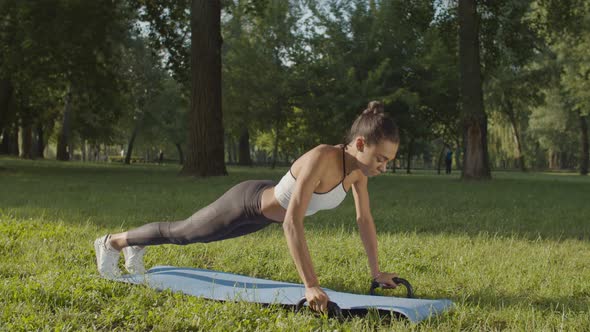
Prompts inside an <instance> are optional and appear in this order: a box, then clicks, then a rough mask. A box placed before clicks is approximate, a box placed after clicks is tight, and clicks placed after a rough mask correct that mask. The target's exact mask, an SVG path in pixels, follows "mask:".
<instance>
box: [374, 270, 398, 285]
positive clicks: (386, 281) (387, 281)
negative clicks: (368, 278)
mask: <svg viewBox="0 0 590 332" xmlns="http://www.w3.org/2000/svg"><path fill="white" fill-rule="evenodd" d="M396 277H397V273H387V272H380V273H379V274H378V275H377V277H375V278H374V279H373V280H374V281H376V282H378V283H379V285H380V286H381V288H395V287H397V284H396V283H395V282H393V278H396Z"/></svg>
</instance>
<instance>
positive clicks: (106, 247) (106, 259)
mask: <svg viewBox="0 0 590 332" xmlns="http://www.w3.org/2000/svg"><path fill="white" fill-rule="evenodd" d="M94 251H95V253H96V265H97V267H98V272H99V273H100V275H101V276H103V277H105V278H109V279H112V278H117V277H119V276H121V270H120V269H119V266H118V263H119V257H120V252H119V251H118V250H115V249H114V248H113V247H112V246H111V245H110V243H109V234H107V235H105V236H101V237H99V238H98V239H96V240H95V241H94Z"/></svg>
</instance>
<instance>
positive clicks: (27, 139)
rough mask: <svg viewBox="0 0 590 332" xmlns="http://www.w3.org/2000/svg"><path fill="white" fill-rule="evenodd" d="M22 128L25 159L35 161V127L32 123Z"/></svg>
mask: <svg viewBox="0 0 590 332" xmlns="http://www.w3.org/2000/svg"><path fill="white" fill-rule="evenodd" d="M26 122H28V123H27V124H25V125H24V126H23V127H22V131H21V132H22V151H21V152H22V155H21V157H22V158H23V159H33V125H32V124H31V123H30V121H26Z"/></svg>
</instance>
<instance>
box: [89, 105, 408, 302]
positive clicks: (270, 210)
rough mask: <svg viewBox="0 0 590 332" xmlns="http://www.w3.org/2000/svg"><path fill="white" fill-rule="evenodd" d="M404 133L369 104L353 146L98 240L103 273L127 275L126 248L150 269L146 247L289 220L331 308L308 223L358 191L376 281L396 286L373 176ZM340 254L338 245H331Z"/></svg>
mask: <svg viewBox="0 0 590 332" xmlns="http://www.w3.org/2000/svg"><path fill="white" fill-rule="evenodd" d="M398 147H399V131H398V128H397V126H396V125H395V123H394V122H393V120H392V119H391V118H389V117H388V116H387V115H386V114H385V113H383V104H381V103H380V102H371V103H369V105H368V107H367V109H366V110H364V111H363V112H362V114H361V115H359V116H358V117H357V119H356V120H355V121H354V123H353V124H352V128H351V129H350V132H349V134H348V137H347V139H346V144H338V145H327V144H321V145H318V146H316V147H315V148H313V149H311V150H309V151H307V152H306V153H305V154H303V155H302V156H301V157H299V159H297V160H296V161H295V162H294V163H293V164H292V165H291V168H290V169H289V171H288V172H287V173H286V174H285V175H284V176H283V178H282V179H281V180H280V181H279V182H278V183H276V182H275V181H271V180H248V181H244V182H241V183H238V184H237V185H235V186H234V187H232V188H230V189H229V190H228V191H227V192H226V193H224V194H223V195H222V196H221V197H220V198H219V199H217V200H216V201H214V202H213V203H211V204H209V205H208V206H206V207H204V208H202V209H200V210H199V211H197V212H196V213H195V214H193V215H192V216H191V217H189V218H188V219H186V220H182V221H176V222H154V223H149V224H145V225H143V226H140V227H138V228H135V229H132V230H129V231H127V232H123V233H118V234H110V235H109V234H107V235H103V236H101V237H99V238H98V239H96V241H95V242H94V248H95V250H96V259H97V264H98V271H99V272H100V274H101V275H103V276H106V277H115V276H118V275H120V274H121V271H120V270H119V268H118V261H119V257H120V256H119V255H120V254H119V253H120V251H121V250H123V254H124V256H125V267H126V269H127V271H129V272H131V273H144V272H145V268H144V264H143V255H144V252H145V247H146V246H152V245H160V244H177V245H186V244H189V243H208V242H212V241H220V240H225V239H230V238H234V237H238V236H242V235H246V234H249V233H253V232H256V231H259V230H261V229H263V228H265V227H267V226H270V225H281V226H282V227H283V230H284V234H285V237H286V239H287V245H288V248H289V252H290V254H291V257H292V258H293V261H294V262H295V265H296V267H297V271H298V273H299V276H300V277H301V280H302V281H303V283H304V285H305V297H306V299H307V301H308V303H309V305H310V307H311V308H312V309H313V310H316V311H326V308H327V302H328V300H329V299H328V295H327V294H326V293H325V292H324V291H323V290H322V288H320V284H319V280H318V277H317V276H316V273H315V271H314V268H313V264H312V260H311V256H310V254H309V250H308V247H307V242H306V240H305V233H304V227H303V221H304V219H305V217H306V216H309V215H312V214H314V213H316V212H318V211H320V210H329V209H333V208H335V207H337V206H338V205H340V203H342V201H343V200H344V199H345V198H346V195H347V193H348V192H349V191H351V190H352V191H353V194H354V195H353V197H354V200H355V207H356V208H357V211H356V215H357V216H358V218H357V223H358V225H359V232H360V234H361V240H362V242H363V244H364V248H365V250H366V253H367V256H368V261H369V267H370V272H371V275H372V277H373V280H374V281H376V282H378V283H380V284H382V285H383V286H384V287H389V288H395V287H396V284H395V283H394V282H393V280H392V279H393V278H394V277H396V276H397V275H396V274H395V273H386V272H382V271H381V270H380V269H379V264H378V258H377V252H378V251H377V233H376V231H375V224H374V222H373V217H372V215H371V211H370V208H369V206H370V205H369V193H368V190H367V183H368V177H370V176H375V175H379V174H382V173H384V172H385V169H386V166H387V162H388V161H391V160H393V159H395V155H396V153H397V149H398ZM324 249H325V250H328V251H330V252H333V253H334V254H336V255H338V252H337V251H334V250H333V248H324Z"/></svg>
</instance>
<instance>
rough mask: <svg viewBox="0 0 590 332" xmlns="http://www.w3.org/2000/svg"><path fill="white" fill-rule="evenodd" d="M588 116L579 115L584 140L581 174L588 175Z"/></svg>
mask: <svg viewBox="0 0 590 332" xmlns="http://www.w3.org/2000/svg"><path fill="white" fill-rule="evenodd" d="M586 118H587V116H582V115H580V116H579V119H580V138H581V140H582V160H581V163H580V175H588V161H589V154H588V122H587V121H586Z"/></svg>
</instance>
